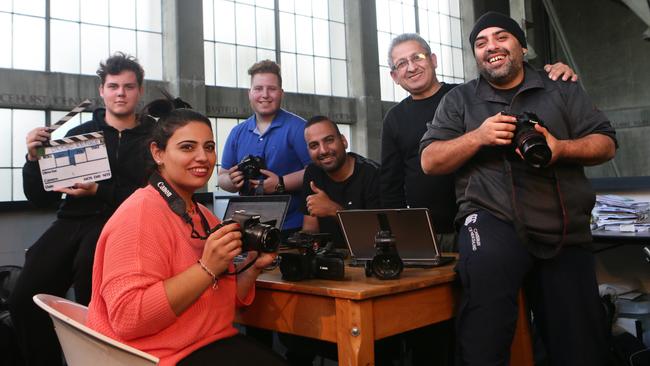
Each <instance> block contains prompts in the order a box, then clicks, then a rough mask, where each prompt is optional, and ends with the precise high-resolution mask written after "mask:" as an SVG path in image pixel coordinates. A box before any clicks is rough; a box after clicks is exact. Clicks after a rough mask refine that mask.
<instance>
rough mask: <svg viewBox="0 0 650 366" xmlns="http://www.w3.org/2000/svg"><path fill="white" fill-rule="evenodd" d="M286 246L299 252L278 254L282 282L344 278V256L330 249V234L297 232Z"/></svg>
mask: <svg viewBox="0 0 650 366" xmlns="http://www.w3.org/2000/svg"><path fill="white" fill-rule="evenodd" d="M288 244H289V246H290V247H293V248H297V249H299V250H300V251H301V252H300V253H281V254H280V272H281V273H282V279H283V280H286V281H301V280H307V279H311V278H320V279H324V280H342V279H343V278H344V277H345V263H344V262H343V259H344V257H345V255H344V254H343V253H340V252H338V251H336V250H335V249H332V242H331V235H330V234H325V233H320V234H310V233H304V232H298V233H295V234H294V235H292V236H291V237H290V238H289V240H288ZM321 246H323V247H321Z"/></svg>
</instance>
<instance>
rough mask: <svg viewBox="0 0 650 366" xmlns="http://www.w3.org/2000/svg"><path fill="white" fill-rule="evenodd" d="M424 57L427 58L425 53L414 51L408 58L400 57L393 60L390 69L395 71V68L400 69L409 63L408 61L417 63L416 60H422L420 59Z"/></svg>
mask: <svg viewBox="0 0 650 366" xmlns="http://www.w3.org/2000/svg"><path fill="white" fill-rule="evenodd" d="M426 59H427V55H426V54H425V53H416V54H414V55H411V57H409V58H408V59H406V58H402V59H399V60H397V62H395V64H394V65H393V67H392V68H391V70H393V71H395V70H400V71H402V70H404V69H405V68H406V67H407V66H408V65H409V62H412V63H418V62H422V61H424V60H426Z"/></svg>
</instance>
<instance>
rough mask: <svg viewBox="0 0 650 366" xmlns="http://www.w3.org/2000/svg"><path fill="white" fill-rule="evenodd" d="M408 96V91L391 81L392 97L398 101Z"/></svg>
mask: <svg viewBox="0 0 650 366" xmlns="http://www.w3.org/2000/svg"><path fill="white" fill-rule="evenodd" d="M407 96H408V92H407V91H406V90H404V88H402V87H401V86H399V85H397V84H395V83H393V98H395V101H396V102H398V101H400V100H402V99H404V98H406V97H407Z"/></svg>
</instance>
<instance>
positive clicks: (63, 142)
mask: <svg viewBox="0 0 650 366" xmlns="http://www.w3.org/2000/svg"><path fill="white" fill-rule="evenodd" d="M90 104H91V102H90V101H89V100H87V99H86V100H85V101H83V102H82V103H81V104H79V105H78V106H76V107H75V108H74V109H73V110H71V111H70V112H68V114H66V115H65V116H63V118H61V119H60V120H58V121H57V122H56V123H54V124H53V125H51V126H50V131H54V130H56V129H57V128H59V127H61V126H62V125H63V124H64V123H66V122H67V121H69V120H70V119H71V118H72V117H74V116H75V115H77V114H78V113H80V112H82V111H83V110H85V109H86V107H88V106H89V105H90ZM44 145H45V146H43V147H41V148H39V149H38V165H39V167H40V169H41V177H43V187H44V188H45V190H46V191H51V190H53V189H55V188H61V187H71V186H73V185H74V184H75V183H90V182H97V181H100V180H105V179H109V178H110V177H111V167H110V165H109V163H108V154H107V152H106V143H105V142H104V134H103V133H102V132H99V131H98V132H90V133H84V134H82V135H76V136H68V137H64V138H62V139H58V140H50V141H48V142H47V143H45V144H44Z"/></svg>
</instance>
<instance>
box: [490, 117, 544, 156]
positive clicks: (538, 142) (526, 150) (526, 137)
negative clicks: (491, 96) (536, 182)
mask: <svg viewBox="0 0 650 366" xmlns="http://www.w3.org/2000/svg"><path fill="white" fill-rule="evenodd" d="M501 114H503V115H504V116H512V117H515V118H517V129H516V130H515V137H513V139H512V143H513V145H514V147H515V148H519V151H520V152H521V155H522V156H523V157H524V160H525V161H526V162H527V163H528V164H530V165H532V166H533V167H535V168H539V167H543V166H546V165H548V163H549V162H550V161H551V149H550V148H549V147H548V144H547V143H546V138H544V135H542V134H541V133H539V132H537V130H536V129H535V125H537V124H539V125H540V126H542V127H545V126H544V123H543V122H542V120H541V119H540V118H539V117H537V115H536V114H535V113H531V112H524V113H523V114H510V113H506V112H501Z"/></svg>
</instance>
